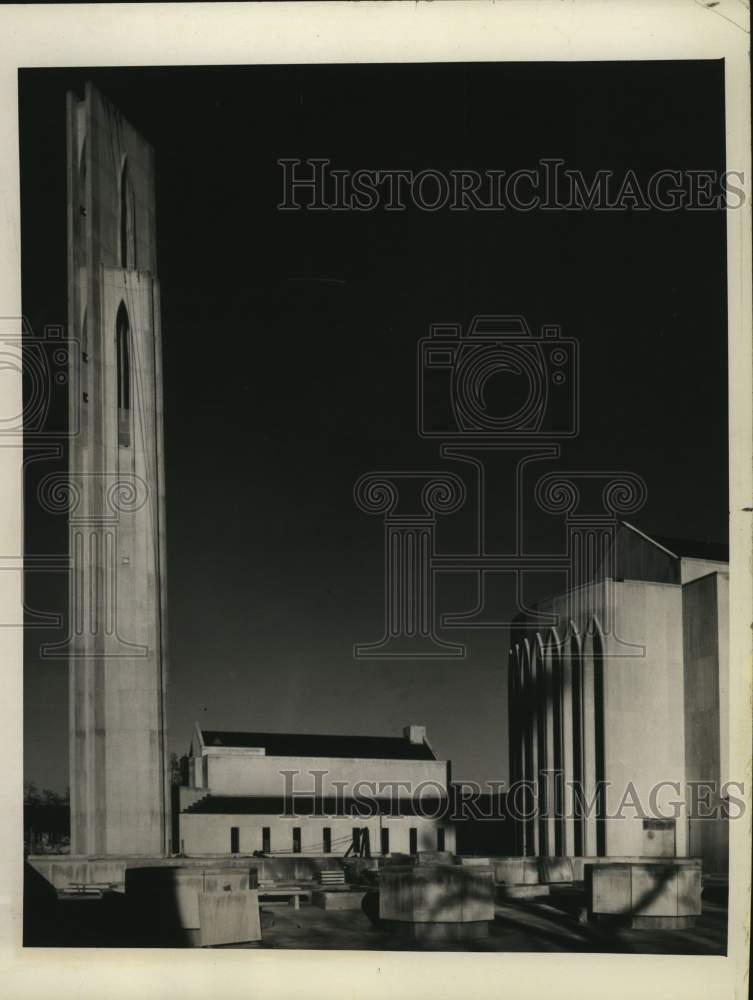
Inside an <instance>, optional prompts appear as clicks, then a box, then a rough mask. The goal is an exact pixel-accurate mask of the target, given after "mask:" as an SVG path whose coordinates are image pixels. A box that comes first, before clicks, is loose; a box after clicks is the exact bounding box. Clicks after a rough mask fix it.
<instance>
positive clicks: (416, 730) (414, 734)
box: [403, 726, 426, 745]
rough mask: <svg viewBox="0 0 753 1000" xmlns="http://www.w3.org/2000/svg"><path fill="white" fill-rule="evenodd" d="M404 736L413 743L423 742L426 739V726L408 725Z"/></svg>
mask: <svg viewBox="0 0 753 1000" xmlns="http://www.w3.org/2000/svg"><path fill="white" fill-rule="evenodd" d="M403 736H404V737H405V738H406V740H410V742H411V743H418V744H419V745H420V744H423V743H424V742H425V741H426V726H406V727H405V729H404V730H403Z"/></svg>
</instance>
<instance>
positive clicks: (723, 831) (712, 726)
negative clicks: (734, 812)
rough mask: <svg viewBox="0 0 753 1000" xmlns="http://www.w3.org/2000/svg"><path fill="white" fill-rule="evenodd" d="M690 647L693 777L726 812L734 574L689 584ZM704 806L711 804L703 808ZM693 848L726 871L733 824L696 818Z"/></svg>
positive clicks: (688, 746)
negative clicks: (723, 785) (704, 784)
mask: <svg viewBox="0 0 753 1000" xmlns="http://www.w3.org/2000/svg"><path fill="white" fill-rule="evenodd" d="M683 606H684V611H685V616H684V639H683V641H684V647H685V716H686V731H685V752H686V757H687V767H688V779H689V780H690V781H694V782H709V783H711V784H713V786H714V790H713V791H712V790H711V789H709V790H708V792H706V791H704V793H703V798H704V799H706V798H708V802H709V808H710V809H711V808H713V809H715V810H719V811H721V799H720V790H721V783H722V782H723V781H725V780H727V779H728V775H727V766H728V764H727V762H728V743H729V705H728V697H729V686H728V682H729V577H728V576H727V575H726V574H725V575H722V574H720V573H710V574H707V575H706V576H702V577H697V578H695V579H693V580H692V581H691V582H689V583H687V584H686V585H685V586H684V587H683ZM701 808H705V807H704V806H701ZM688 827H689V838H690V849H691V852H692V853H693V854H694V855H697V856H698V857H700V858H702V860H703V864H704V870H706V871H710V872H720V873H721V872H725V871H726V870H727V864H728V836H729V832H728V829H727V823H726V821H724V820H723V819H711V818H701V817H699V816H696V817H691V818H690V820H689V824H688Z"/></svg>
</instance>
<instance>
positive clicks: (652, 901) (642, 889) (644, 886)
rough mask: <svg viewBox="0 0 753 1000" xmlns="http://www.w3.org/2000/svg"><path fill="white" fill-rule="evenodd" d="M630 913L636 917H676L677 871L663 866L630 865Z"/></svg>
mask: <svg viewBox="0 0 753 1000" xmlns="http://www.w3.org/2000/svg"><path fill="white" fill-rule="evenodd" d="M630 867H631V872H632V911H633V913H634V914H635V915H636V916H644V917H675V916H677V870H676V869H672V868H670V867H668V866H666V867H665V866H664V865H631V866H630Z"/></svg>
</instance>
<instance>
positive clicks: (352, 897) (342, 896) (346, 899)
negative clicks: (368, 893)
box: [311, 892, 364, 910]
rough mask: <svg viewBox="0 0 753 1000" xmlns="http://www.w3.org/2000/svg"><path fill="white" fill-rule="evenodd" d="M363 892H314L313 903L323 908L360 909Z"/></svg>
mask: <svg viewBox="0 0 753 1000" xmlns="http://www.w3.org/2000/svg"><path fill="white" fill-rule="evenodd" d="M363 897H364V893H363V892H314V893H312V895H311V903H312V905H313V906H318V907H319V908H320V909H322V910H360V909H361V900H362V899H363Z"/></svg>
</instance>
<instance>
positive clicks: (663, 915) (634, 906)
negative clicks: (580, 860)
mask: <svg viewBox="0 0 753 1000" xmlns="http://www.w3.org/2000/svg"><path fill="white" fill-rule="evenodd" d="M585 875H586V879H585V884H586V892H587V895H588V902H589V912H590V913H591V914H592V915H593V916H607V915H611V916H616V915H624V916H625V917H628V916H629V917H631V918H633V919H635V918H638V917H640V918H645V921H649V922H650V921H654V924H651V926H657V927H660V926H670V925H669V924H666V920H670V919H674V918H683V919H684V918H686V917H695V916H698V915H699V914H700V913H701V866H700V864H698V863H697V862H691V863H688V861H687V860H686V859H682V860H681V861H679V862H677V863H675V862H674V861H672V862H661V863H648V862H645V861H643V862H625V863H619V864H615V863H608V864H587V865H586V866H585ZM662 921H664V923H662ZM634 926H637V925H634ZM645 926H649V923H645ZM676 926H681V923H678V924H677V925H676Z"/></svg>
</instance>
